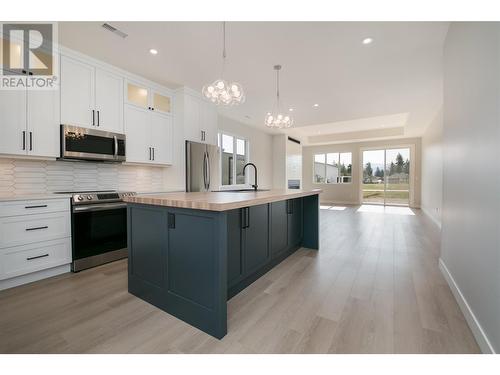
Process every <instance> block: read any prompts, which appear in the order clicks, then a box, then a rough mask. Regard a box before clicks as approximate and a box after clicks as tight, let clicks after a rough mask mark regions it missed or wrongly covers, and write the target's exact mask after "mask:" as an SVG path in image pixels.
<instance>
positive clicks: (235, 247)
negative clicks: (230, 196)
mask: <svg viewBox="0 0 500 375" xmlns="http://www.w3.org/2000/svg"><path fill="white" fill-rule="evenodd" d="M243 212H244V209H241V208H240V209H238V210H231V211H228V213H227V284H228V286H229V287H231V286H233V285H235V284H236V283H237V282H238V281H240V279H241V278H242V277H243V259H242V248H241V231H242V228H241V224H242V220H241V218H242V215H243Z"/></svg>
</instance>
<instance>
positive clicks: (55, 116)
mask: <svg viewBox="0 0 500 375" xmlns="http://www.w3.org/2000/svg"><path fill="white" fill-rule="evenodd" d="M27 108H28V111H27V116H28V119H27V124H28V125H27V130H28V133H27V134H28V135H27V141H26V144H27V147H26V148H27V150H28V154H29V155H33V156H43V157H53V158H55V157H58V156H59V154H60V150H59V138H60V130H59V129H60V126H59V125H60V122H59V90H50V91H39V90H28V106H27Z"/></svg>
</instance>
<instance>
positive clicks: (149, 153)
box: [148, 147, 151, 160]
mask: <svg viewBox="0 0 500 375" xmlns="http://www.w3.org/2000/svg"><path fill="white" fill-rule="evenodd" d="M148 148H149V160H151V147H148Z"/></svg>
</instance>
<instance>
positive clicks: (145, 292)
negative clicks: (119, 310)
mask: <svg viewBox="0 0 500 375" xmlns="http://www.w3.org/2000/svg"><path fill="white" fill-rule="evenodd" d="M300 247H307V248H310V249H318V248H319V201H318V195H317V194H316V195H309V196H305V197H301V198H294V199H288V200H283V201H277V202H272V203H269V204H262V205H257V206H250V207H244V208H239V209H235V210H229V211H221V212H217V211H206V210H196V209H187V208H175V207H166V206H155V205H147V204H137V203H129V204H128V249H129V250H128V251H129V257H128V276H129V277H128V290H129V292H130V293H131V294H133V295H135V296H137V297H139V298H141V299H143V300H145V301H147V302H149V303H151V304H153V305H155V306H157V307H158V308H160V309H162V310H164V311H166V312H168V313H169V314H172V315H174V316H176V317H177V318H179V319H181V320H183V321H185V322H187V323H189V324H191V325H193V326H195V327H197V328H199V329H201V330H202V331H204V332H206V333H208V334H210V335H212V336H214V337H216V338H219V339H220V338H222V337H224V336H225V335H226V333H227V300H228V299H230V298H231V297H233V296H234V295H236V294H237V293H239V292H240V291H241V290H243V289H244V288H245V287H247V286H248V285H250V284H251V283H252V282H254V281H255V280H256V279H258V278H259V277H260V276H262V275H263V274H264V273H266V272H267V271H269V270H270V269H271V268H272V267H274V266H275V265H276V264H278V263H279V262H281V261H282V260H283V259H285V258H286V257H288V256H289V255H290V254H292V253H293V252H294V251H296V250H297V249H298V248H300Z"/></svg>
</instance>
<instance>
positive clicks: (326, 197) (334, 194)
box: [302, 138, 421, 207]
mask: <svg viewBox="0 0 500 375" xmlns="http://www.w3.org/2000/svg"><path fill="white" fill-rule="evenodd" d="M407 145H413V147H414V150H415V154H414V155H411V163H412V164H413V165H414V167H413V168H414V169H413V170H414V175H413V193H412V194H413V203H412V206H413V207H420V174H421V173H420V148H421V145H420V138H407V139H391V140H385V141H372V142H357V143H342V144H333V145H321V146H304V147H303V148H302V184H303V186H304V189H318V188H319V189H323V193H321V194H320V200H321V202H325V203H340V204H359V203H360V199H359V191H360V181H361V163H362V160H361V149H363V148H371V147H386V146H394V147H398V146H407ZM327 152H351V153H352V183H350V184H316V183H313V157H314V154H321V153H327ZM410 189H412V187H410Z"/></svg>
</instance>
